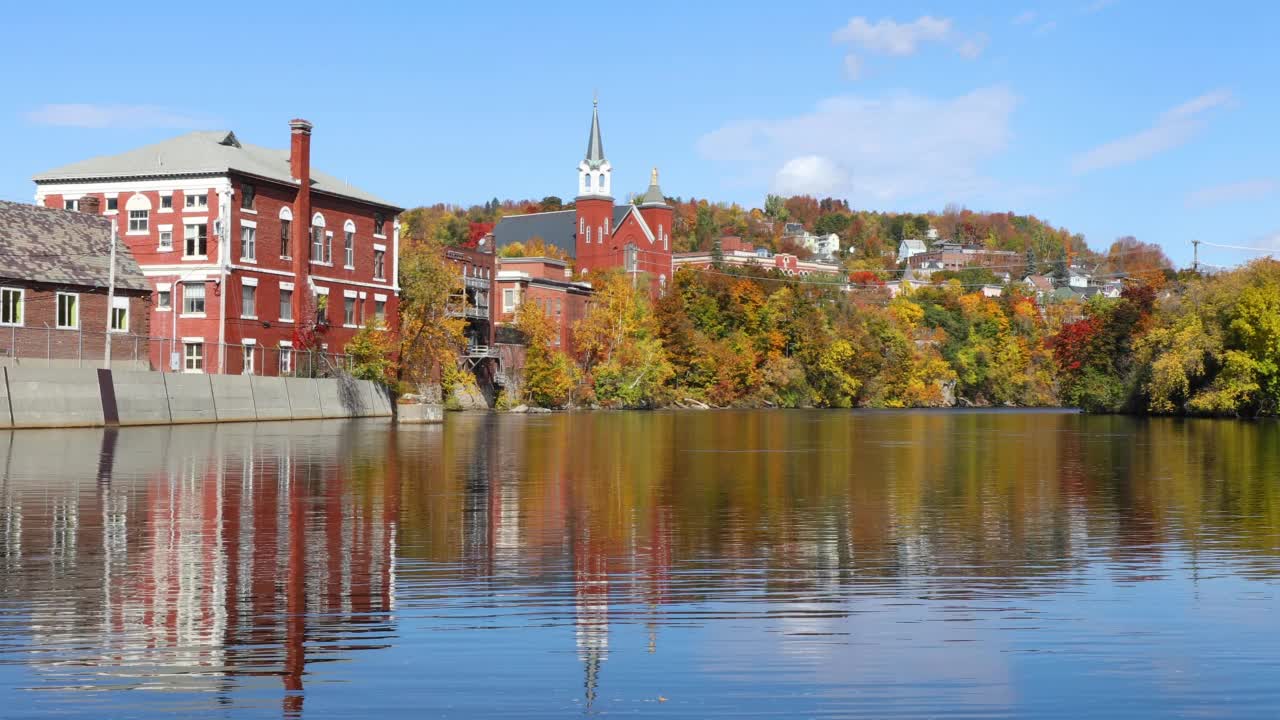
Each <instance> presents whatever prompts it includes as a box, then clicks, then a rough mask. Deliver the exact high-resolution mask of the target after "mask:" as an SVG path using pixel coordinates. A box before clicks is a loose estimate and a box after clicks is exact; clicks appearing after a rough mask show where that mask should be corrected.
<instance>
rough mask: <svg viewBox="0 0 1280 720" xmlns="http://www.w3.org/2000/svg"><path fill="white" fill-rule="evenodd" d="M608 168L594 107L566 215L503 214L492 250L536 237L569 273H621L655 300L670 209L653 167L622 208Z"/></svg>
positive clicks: (662, 282)
mask: <svg viewBox="0 0 1280 720" xmlns="http://www.w3.org/2000/svg"><path fill="white" fill-rule="evenodd" d="M612 193H613V166H612V165H610V164H609V161H608V160H607V159H606V158H605V154H604V142H603V140H602V139H601V135H600V116H599V108H598V107H596V108H593V109H592V113H591V132H590V135H589V136H588V138H587V153H586V156H585V157H584V158H583V160H582V161H581V162H580V163H578V191H577V197H576V198H575V199H574V207H573V209H572V210H561V211H556V212H545V213H531V214H528V215H508V216H506V217H503V218H502V219H501V220H500V221H499V222H498V224H497V226H496V227H495V228H494V231H493V234H494V240H495V243H496V245H497V249H498V250H501V249H502V248H504V247H506V246H508V245H511V244H512V243H517V242H518V243H527V242H529V241H530V240H532V239H534V238H540V239H542V240H543V241H544V242H546V243H547V244H550V245H554V246H556V247H558V248H560V249H561V250H563V251H564V253H565V254H566V255H567V256H568V257H570V258H571V259H572V265H573V270H574V273H575V274H576V275H577V276H579V277H582V276H585V275H586V274H587V273H588V272H590V271H592V270H604V269H614V268H616V269H621V270H623V271H624V272H627V273H629V274H631V275H633V276H634V277H635V279H636V282H638V283H641V282H643V283H647V284H648V285H649V287H650V289H651V291H652V292H653V293H654V294H655V295H656V294H658V293H660V292H661V291H662V288H663V287H665V286H666V284H667V282H668V281H669V280H670V278H671V224H672V222H673V221H674V220H675V211H674V209H673V208H672V207H671V206H670V205H668V204H667V201H666V198H665V196H664V195H663V194H662V189H661V188H660V187H659V186H658V170H657V168H654V170H653V173H652V175H651V176H650V180H649V188H648V190H647V191H646V192H645V193H644V195H643V196H641V197H639V198H636V199H635V201H633V202H629V203H626V204H624V205H616V204H615V203H614V198H613V195H612Z"/></svg>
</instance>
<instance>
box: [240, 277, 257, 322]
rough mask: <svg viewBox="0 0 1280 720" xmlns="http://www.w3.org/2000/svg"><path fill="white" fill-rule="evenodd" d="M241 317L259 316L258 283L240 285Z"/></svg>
mask: <svg viewBox="0 0 1280 720" xmlns="http://www.w3.org/2000/svg"><path fill="white" fill-rule="evenodd" d="M240 317H242V318H250V319H253V318H256V317H258V287H257V286H256V285H241V286H240Z"/></svg>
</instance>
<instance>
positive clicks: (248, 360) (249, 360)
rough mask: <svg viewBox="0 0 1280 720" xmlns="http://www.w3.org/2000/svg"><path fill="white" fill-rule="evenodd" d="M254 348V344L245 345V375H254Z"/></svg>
mask: <svg viewBox="0 0 1280 720" xmlns="http://www.w3.org/2000/svg"><path fill="white" fill-rule="evenodd" d="M253 350H254V346H253V345H245V346H244V370H243V372H244V374H245V375H252V374H253Z"/></svg>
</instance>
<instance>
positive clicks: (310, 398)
mask: <svg viewBox="0 0 1280 720" xmlns="http://www.w3.org/2000/svg"><path fill="white" fill-rule="evenodd" d="M316 382H317V381H316V380H312V379H311V378H285V379H284V387H285V390H287V391H288V392H289V409H290V411H291V413H292V417H293V419H294V420H318V419H320V418H322V417H324V412H323V411H322V410H321V409H320V391H319V389H318V388H317V387H316Z"/></svg>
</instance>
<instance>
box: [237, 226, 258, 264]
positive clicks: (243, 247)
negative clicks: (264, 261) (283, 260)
mask: <svg viewBox="0 0 1280 720" xmlns="http://www.w3.org/2000/svg"><path fill="white" fill-rule="evenodd" d="M240 259H241V260H249V261H251V262H253V261H257V259H258V229H257V228H252V227H248V226H247V225H246V226H244V227H241V228H240Z"/></svg>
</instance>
